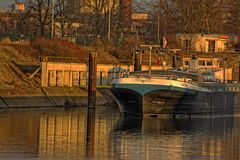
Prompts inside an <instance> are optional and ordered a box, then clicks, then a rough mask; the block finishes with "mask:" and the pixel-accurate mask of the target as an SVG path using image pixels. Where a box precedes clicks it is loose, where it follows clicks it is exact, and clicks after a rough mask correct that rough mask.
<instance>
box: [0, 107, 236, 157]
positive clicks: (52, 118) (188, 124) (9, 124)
mask: <svg viewBox="0 0 240 160" xmlns="http://www.w3.org/2000/svg"><path fill="white" fill-rule="evenodd" d="M0 159H89V160H91V159H97V160H99V159H100V160H101V159H103V160H105V159H114V160H115V159H116V160H128V159H129V160H132V159H136V160H154V159H156V160H161V159H162V160H182V159H183V160H185V159H186V160H188V159H189V160H192V159H193V160H195V159H196V160H199V159H204V160H206V159H214V160H215V159H219V160H220V159H221V160H222V159H225V160H237V159H240V118H233V117H228V118H201V119H200V118H195V119H191V120H189V119H177V120H173V119H167V118H153V117H144V118H139V117H121V116H120V114H119V111H118V109H117V108H112V107H98V108H97V109H96V110H95V112H94V111H90V112H88V111H87V109H86V108H82V109H78V110H70V111H64V110H50V109H49V110H44V111H43V110H41V111H39V110H30V111H29V110H17V111H1V113H0Z"/></svg>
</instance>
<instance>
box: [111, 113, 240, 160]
mask: <svg viewBox="0 0 240 160" xmlns="http://www.w3.org/2000/svg"><path fill="white" fill-rule="evenodd" d="M116 132H117V133H118V134H119V135H120V136H117V137H115V138H117V139H119V141H120V142H121V147H120V148H119V149H120V150H119V151H116V152H121V153H124V154H123V155H122V157H121V159H133V158H136V159H138V158H139V159H169V160H170V159H171V160H174V159H176V160H179V159H189V160H190V159H239V158H240V157H239V140H240V139H239V138H240V135H239V119H235V121H234V118H233V117H225V118H201V119H191V120H190V119H177V120H173V119H168V118H161V119H159V118H143V119H141V118H136V117H121V118H120V119H119V122H118V127H117V130H116ZM132 152H135V153H139V154H136V155H133V154H128V153H132Z"/></svg>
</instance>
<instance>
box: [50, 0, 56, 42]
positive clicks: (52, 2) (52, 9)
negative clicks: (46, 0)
mask: <svg viewBox="0 0 240 160" xmlns="http://www.w3.org/2000/svg"><path fill="white" fill-rule="evenodd" d="M54 5H55V3H54V0H52V28H51V29H52V30H51V39H53V36H54V35H53V32H54Z"/></svg>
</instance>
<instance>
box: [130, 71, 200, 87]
mask: <svg viewBox="0 0 240 160" xmlns="http://www.w3.org/2000/svg"><path fill="white" fill-rule="evenodd" d="M136 77H137V78H155V79H166V80H174V81H178V82H185V83H189V84H192V85H197V86H199V85H198V83H197V82H195V81H193V80H192V79H191V78H188V77H182V76H176V75H170V76H169V75H154V76H152V77H149V76H148V75H145V74H143V75H140V74H138V75H128V77H126V78H136Z"/></svg>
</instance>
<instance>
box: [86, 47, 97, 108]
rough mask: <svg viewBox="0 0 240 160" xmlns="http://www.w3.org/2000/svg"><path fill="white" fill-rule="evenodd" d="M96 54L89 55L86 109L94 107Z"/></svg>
mask: <svg viewBox="0 0 240 160" xmlns="http://www.w3.org/2000/svg"><path fill="white" fill-rule="evenodd" d="M96 75H97V53H96V52H93V53H89V62H88V108H95V105H96V83H97V82H96Z"/></svg>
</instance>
